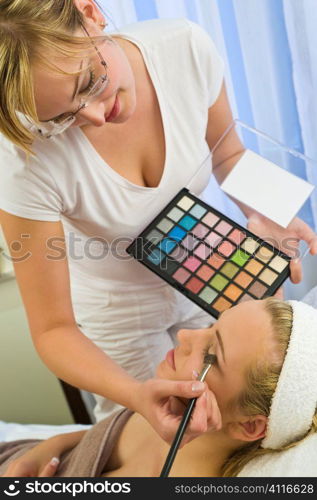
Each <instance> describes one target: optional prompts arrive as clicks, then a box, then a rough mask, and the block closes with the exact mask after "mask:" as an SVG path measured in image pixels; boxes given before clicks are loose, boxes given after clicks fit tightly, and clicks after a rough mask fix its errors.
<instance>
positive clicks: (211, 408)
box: [137, 379, 222, 446]
mask: <svg viewBox="0 0 317 500" xmlns="http://www.w3.org/2000/svg"><path fill="white" fill-rule="evenodd" d="M139 392H140V398H138V400H139V404H138V408H137V411H138V412H139V413H141V415H143V416H144V418H146V420H147V421H148V422H149V423H150V424H151V425H152V427H153V428H154V429H155V430H156V432H157V433H158V434H159V435H160V436H161V438H162V439H164V441H166V442H167V443H169V444H171V443H172V441H173V439H174V437H175V434H176V432H177V429H178V426H179V424H180V422H181V419H182V416H183V414H184V410H185V407H186V404H185V405H184V403H182V402H181V401H180V399H178V398H181V399H191V398H197V401H196V404H195V408H194V411H193V413H192V417H191V420H190V422H189V424H188V427H187V429H186V432H185V434H184V438H183V440H182V444H181V446H183V445H184V444H186V443H189V442H190V441H191V440H192V439H194V438H195V437H197V436H199V435H200V434H202V433H204V432H206V431H207V430H211V429H214V430H219V429H220V428H221V425H222V422H221V414H220V411H219V408H218V405H217V401H216V399H215V396H214V394H213V393H212V392H211V391H210V390H209V389H208V388H207V385H206V384H204V383H203V382H198V381H176V382H175V381H171V380H162V379H150V380H147V381H146V382H143V383H142V384H141V386H140V391H139ZM176 398H177V399H176Z"/></svg>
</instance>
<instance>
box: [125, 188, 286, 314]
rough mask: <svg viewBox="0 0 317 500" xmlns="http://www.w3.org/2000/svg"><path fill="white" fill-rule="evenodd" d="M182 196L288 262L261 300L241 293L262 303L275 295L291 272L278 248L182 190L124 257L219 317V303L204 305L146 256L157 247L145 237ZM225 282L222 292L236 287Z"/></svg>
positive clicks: (166, 236) (201, 240)
mask: <svg viewBox="0 0 317 500" xmlns="http://www.w3.org/2000/svg"><path fill="white" fill-rule="evenodd" d="M184 196H186V197H188V198H190V199H191V200H192V201H193V202H195V203H196V204H199V205H200V206H201V207H203V208H204V209H206V211H207V212H211V213H212V214H214V215H215V216H217V217H218V218H219V219H220V221H225V222H227V223H228V224H230V225H231V226H232V227H233V229H234V230H235V229H237V230H239V231H241V232H242V233H244V234H246V237H247V238H252V239H253V240H255V241H256V242H258V243H259V245H260V247H259V248H260V249H262V248H266V249H269V250H271V251H272V252H273V254H274V256H273V257H272V260H273V259H274V258H275V257H276V256H279V257H281V258H282V259H284V260H285V261H287V266H286V267H285V269H283V270H282V271H281V272H279V273H277V274H278V278H276V280H275V281H274V283H273V284H272V285H270V286H268V285H266V286H267V291H266V292H265V293H264V294H263V296H261V297H254V296H252V294H251V292H250V293H249V288H251V284H250V285H249V286H247V287H246V288H244V293H245V294H246V295H249V296H250V298H254V299H256V298H261V299H262V298H266V297H269V296H272V295H274V293H275V292H276V291H277V290H278V288H280V287H281V285H282V284H283V283H284V281H285V280H286V279H287V278H288V277H289V276H290V268H289V262H290V257H289V256H288V255H286V254H285V253H283V252H281V251H280V250H278V249H277V248H275V247H274V246H272V245H270V244H269V243H267V242H266V241H264V240H262V239H261V238H259V237H258V236H256V235H255V234H253V233H252V232H250V231H248V230H247V229H245V228H244V227H243V226H241V225H240V224H238V223H237V222H235V221H234V220H232V219H230V218H229V217H227V216H225V215H224V214H222V213H221V212H219V211H218V210H216V209H214V208H213V207H211V206H210V205H208V204H207V203H205V202H204V201H202V200H201V199H199V198H198V197H196V196H195V195H193V194H192V193H191V192H190V191H189V190H188V189H186V188H184V189H182V190H181V191H180V192H179V193H178V194H177V195H176V196H175V197H174V198H173V199H172V200H171V201H170V202H169V203H168V204H167V205H166V207H165V208H164V209H163V210H161V212H160V213H159V214H158V215H157V217H155V219H153V220H152V222H151V223H150V224H149V225H148V226H147V227H146V228H145V229H144V230H143V231H142V233H141V234H139V235H138V236H137V238H135V240H134V241H133V242H132V243H131V244H130V245H129V246H128V248H127V249H126V251H127V253H128V254H129V255H131V256H133V257H134V258H135V259H136V260H137V261H138V262H140V263H141V264H143V265H144V266H146V267H147V268H148V269H150V270H151V271H153V272H154V273H155V274H156V275H157V276H159V277H160V278H161V279H163V280H164V281H166V282H167V283H169V284H170V285H171V286H172V287H174V288H175V289H176V290H178V291H179V292H181V293H182V294H183V295H185V296H186V297H187V298H188V299H190V300H191V301H193V302H194V303H195V304H197V305H198V306H199V307H201V308H202V309H203V310H205V311H206V312H207V313H209V314H211V315H212V316H213V317H215V318H218V317H219V315H220V313H221V312H222V311H220V312H219V310H217V309H216V308H214V307H213V306H212V302H216V300H218V299H214V301H211V304H207V303H206V301H205V300H202V299H201V298H200V297H199V294H198V293H193V292H192V291H191V290H188V289H187V288H186V286H185V285H184V284H180V283H179V282H178V281H177V280H176V279H174V278H173V276H172V275H170V274H168V273H167V272H166V270H164V269H161V267H160V266H159V265H156V264H154V263H152V262H151V261H150V260H148V256H149V255H150V254H151V252H153V251H154V250H155V249H157V245H156V244H155V243H153V242H151V241H149V240H147V239H146V235H148V234H149V232H150V231H151V230H153V229H157V225H158V224H159V223H160V221H161V220H162V219H163V218H164V217H166V216H167V214H168V213H170V212H171V210H172V209H173V208H175V207H177V204H178V203H179V202H180V201H181V200H182V199H183V197H184ZM177 208H178V207H177ZM184 213H185V215H186V212H184ZM187 213H188V212H187ZM200 222H201V221H199V223H200ZM174 225H175V226H178V223H177V222H174ZM210 231H212V230H211V229H210ZM187 234H191V232H190V231H188V232H187ZM164 238H165V239H166V238H167V239H168V234H166V235H165V236H164ZM194 238H195V239H197V240H200V242H201V243H205V241H204V240H203V239H200V238H199V237H197V236H194ZM224 239H225V237H224V238H223V240H222V241H224ZM179 243H181V241H179V242H178V244H179ZM205 244H206V243H205ZM219 246H220V245H219ZM236 248H237V250H239V249H240V246H239V245H238V244H236ZM160 251H161V252H162V250H160ZM194 251H195V249H193V250H188V258H189V257H190V256H194ZM212 251H213V253H216V252H217V249H216V247H215V248H214V249H212ZM244 253H245V252H244ZM220 257H221V254H220ZM164 258H165V260H166V261H167V260H168V261H169V262H173V261H174V259H173V258H172V257H171V256H170V255H168V254H167V255H166V256H165V257H164ZM252 259H253V260H256V258H255V256H254V255H253V256H252ZM228 261H230V259H227V260H226V261H225V262H228ZM206 263H207V260H206V262H205V261H204V260H202V262H201V264H202V265H201V267H203V265H204V264H206ZM177 265H178V264H177ZM223 267H224V266H223ZM267 267H268V264H264V268H265V269H266V268H267ZM198 270H199V268H198ZM242 271H244V272H245V270H244V269H243V268H241V269H240V272H242ZM270 271H271V272H272V269H270ZM275 273H276V271H275ZM215 274H216V275H220V276H222V278H224V276H223V275H222V273H221V268H220V269H218V270H215ZM191 275H192V276H193V277H196V272H192V273H191ZM250 276H251V275H250ZM226 279H227V280H228V281H229V283H228V284H227V285H226V286H225V288H228V287H229V286H230V284H231V283H233V284H235V283H234V281H233V279H228V278H226ZM188 281H190V279H188ZM254 281H255V282H259V283H261V280H260V279H259V278H258V277H256V276H255V277H254ZM262 284H263V283H262ZM235 285H236V284H235ZM204 286H206V287H208V288H209V287H210V288H212V286H211V285H210V284H209V283H207V282H206V284H205V285H204ZM240 287H241V289H243V288H242V286H241V285H240ZM247 292H248V293H247ZM222 295H223V292H220V293H219V297H221V296H222ZM228 301H229V300H228ZM239 302H240V300H237V301H234V300H232V304H231V306H233V305H236V304H237V303H239Z"/></svg>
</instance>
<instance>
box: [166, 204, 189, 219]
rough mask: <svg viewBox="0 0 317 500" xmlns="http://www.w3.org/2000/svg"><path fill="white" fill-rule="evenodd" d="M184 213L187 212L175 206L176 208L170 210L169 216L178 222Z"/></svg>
mask: <svg viewBox="0 0 317 500" xmlns="http://www.w3.org/2000/svg"><path fill="white" fill-rule="evenodd" d="M184 215H185V214H184V212H183V211H182V210H180V209H179V208H176V207H175V208H173V210H171V211H170V212H168V214H167V217H169V218H170V219H172V220H173V221H175V222H178V221H179V220H180V219H181V218H182V217H183V216H184Z"/></svg>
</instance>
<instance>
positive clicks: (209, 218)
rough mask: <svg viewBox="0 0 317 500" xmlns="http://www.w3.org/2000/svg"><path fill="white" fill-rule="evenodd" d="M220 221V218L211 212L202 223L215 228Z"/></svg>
mask: <svg viewBox="0 0 317 500" xmlns="http://www.w3.org/2000/svg"><path fill="white" fill-rule="evenodd" d="M218 220H219V217H217V216H216V215H214V214H212V213H211V212H209V213H208V214H207V215H205V217H204V218H203V220H202V222H204V223H205V224H207V226H209V227H213V226H214V225H215V224H216V223H217V222H218Z"/></svg>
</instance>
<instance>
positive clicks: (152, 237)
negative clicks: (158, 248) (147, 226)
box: [146, 229, 164, 245]
mask: <svg viewBox="0 0 317 500" xmlns="http://www.w3.org/2000/svg"><path fill="white" fill-rule="evenodd" d="M163 237H164V235H163V234H162V233H160V232H159V231H157V230H156V229H153V231H151V232H150V233H149V234H148V235H147V236H146V239H147V240H149V241H151V242H152V243H154V245H156V243H159V242H160V241H161V239H162V238H163Z"/></svg>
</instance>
